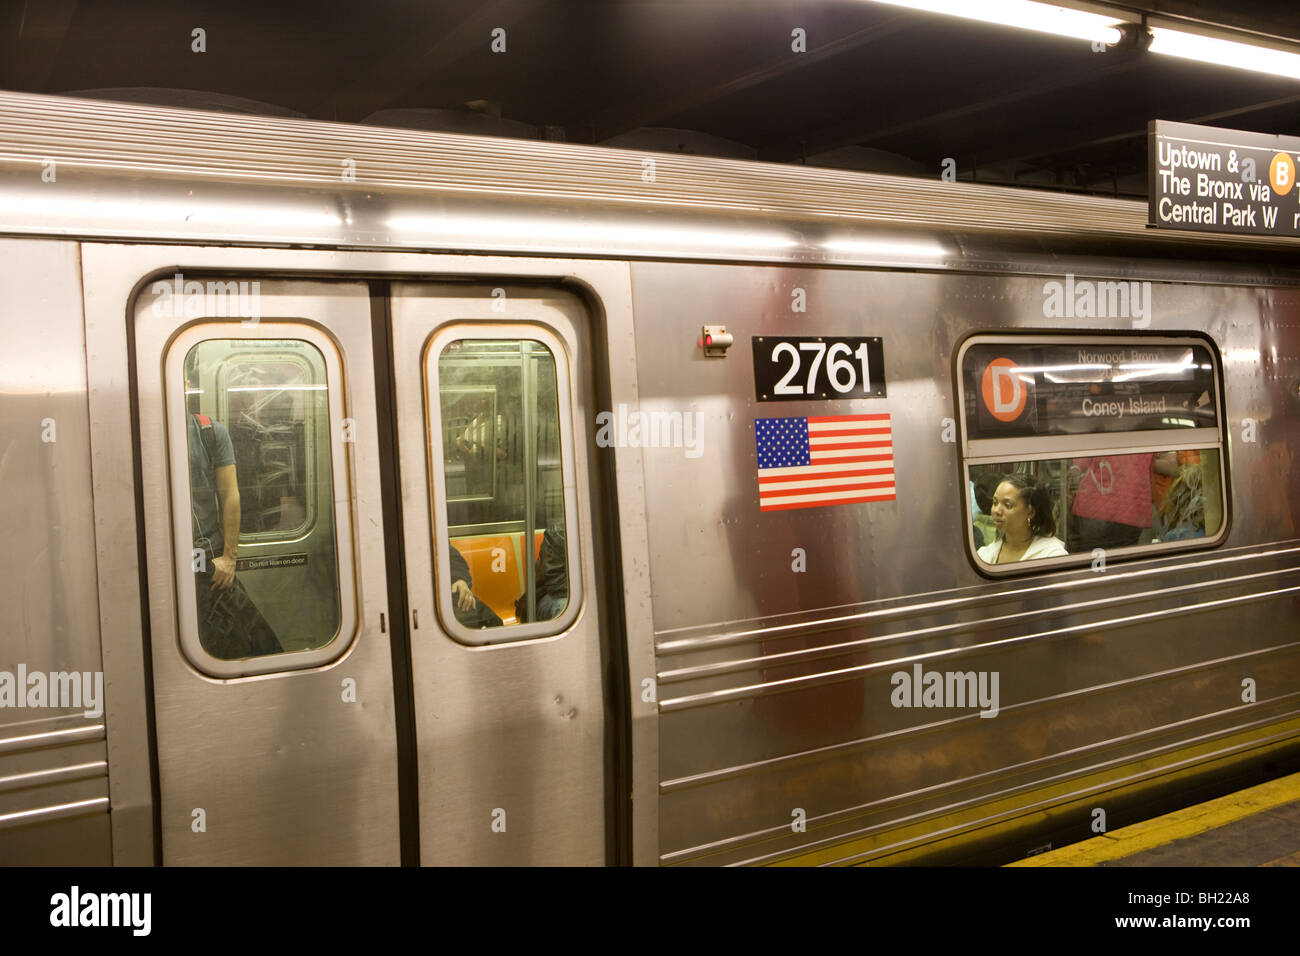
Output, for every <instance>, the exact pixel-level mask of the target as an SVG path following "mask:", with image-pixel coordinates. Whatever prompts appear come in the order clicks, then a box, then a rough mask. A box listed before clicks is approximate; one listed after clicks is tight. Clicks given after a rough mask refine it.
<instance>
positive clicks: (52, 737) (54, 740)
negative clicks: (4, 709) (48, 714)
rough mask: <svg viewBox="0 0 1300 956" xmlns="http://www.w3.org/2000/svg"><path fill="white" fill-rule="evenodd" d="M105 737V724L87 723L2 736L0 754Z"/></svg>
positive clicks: (0, 738)
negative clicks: (63, 728)
mask: <svg viewBox="0 0 1300 956" xmlns="http://www.w3.org/2000/svg"><path fill="white" fill-rule="evenodd" d="M103 739H105V738H104V725H103V724H87V725H85V726H83V727H70V728H68V729H66V730H47V731H41V732H38V733H28V734H23V735H21V736H15V737H0V754H4V753H15V752H17V751H20V750H39V749H41V748H42V747H58V746H61V745H63V744H71V743H80V742H82V741H85V740H103Z"/></svg>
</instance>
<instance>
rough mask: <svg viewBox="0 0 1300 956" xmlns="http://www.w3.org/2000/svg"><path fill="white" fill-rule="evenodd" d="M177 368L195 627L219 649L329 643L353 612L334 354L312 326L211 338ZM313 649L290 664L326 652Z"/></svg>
mask: <svg viewBox="0 0 1300 956" xmlns="http://www.w3.org/2000/svg"><path fill="white" fill-rule="evenodd" d="M176 371H177V373H178V374H183V379H184V396H185V401H184V425H183V427H184V430H185V432H184V433H185V441H184V443H183V444H181V445H180V446H179V447H183V448H184V449H185V452H186V466H185V472H186V478H187V479H188V480H186V481H184V482H183V484H182V486H181V490H182V491H184V492H187V493H184V494H178V495H177V498H178V502H177V503H178V505H179V504H181V501H180V500H179V499H181V498H187V499H188V502H187V504H188V508H189V511H190V515H189V519H190V520H189V521H188V522H184V523H182V522H180V521H179V520H178V529H177V534H178V537H183V540H181V541H180V542H178V548H179V549H180V550H182V551H183V552H184V553H183V554H182V555H181V556H180V557H181V559H182V560H181V561H180V564H181V566H182V570H183V576H182V580H181V587H182V588H192V589H193V601H192V602H191V601H190V600H188V597H189V595H185V596H184V597H185V598H186V599H183V600H182V608H183V614H184V612H186V611H187V612H188V615H192V616H188V615H187V616H188V619H187V620H184V622H183V625H182V635H183V637H184V635H186V634H189V635H191V636H192V637H194V638H196V641H194V643H195V644H197V649H201V652H202V654H203V655H206V656H207V657H209V658H212V659H215V660H216V661H221V662H230V661H247V660H250V659H256V658H264V657H268V656H270V655H287V654H294V653H302V652H312V651H319V650H320V649H321V648H324V647H326V645H329V644H330V643H331V642H333V641H334V640H335V638H336V637H337V636H338V635H339V633H340V630H341V626H342V624H343V616H344V615H343V612H344V608H343V600H342V593H341V590H340V586H339V580H340V578H339V548H338V541H337V538H338V535H337V530H338V529H337V528H336V523H337V516H336V512H335V488H334V475H335V472H336V470H337V462H336V460H335V451H336V449H334V448H333V447H332V446H333V442H332V441H331V424H330V423H331V419H332V415H331V398H332V396H331V393H330V389H331V387H332V386H331V376H330V374H329V373H328V369H327V362H326V358H325V355H324V354H323V353H322V351H321V349H320V348H319V347H318V346H317V345H315V344H313V343H312V342H309V341H305V340H302V339H273V338H209V339H202V340H201V341H198V342H196V343H195V344H193V345H192V346H190V347H189V348H188V349H187V350H186V351H185V352H184V358H183V362H182V364H181V368H180V369H177V370H176ZM177 384H179V383H177ZM177 427H180V426H179V424H178V426H177ZM182 526H186V528H185V530H186V531H187V532H189V533H188V534H186V535H184V536H182V535H181V527H182ZM191 545H192V550H190V546H191ZM184 572H188V573H184ZM188 579H192V580H188ZM190 650H191V652H193V651H195V650H196V648H193V647H192V648H190ZM309 657H310V659H307V660H304V661H301V662H298V663H294V664H289V663H287V662H286V663H284V665H283V666H285V667H289V666H311V665H313V664H315V663H318V662H319V658H320V655H319V654H316V655H309ZM196 663H202V662H201V661H196ZM266 669H268V667H267V666H265V665H263V666H259V667H256V668H254V670H257V671H262V670H266ZM274 669H280V667H279V666H274ZM222 673H224V671H223V672H222Z"/></svg>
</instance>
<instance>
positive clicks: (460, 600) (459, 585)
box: [447, 545, 502, 629]
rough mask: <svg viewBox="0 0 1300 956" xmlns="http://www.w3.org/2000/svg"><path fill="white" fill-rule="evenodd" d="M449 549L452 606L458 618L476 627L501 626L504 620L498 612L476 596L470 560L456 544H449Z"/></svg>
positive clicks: (467, 624)
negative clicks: (457, 548) (466, 558)
mask: <svg viewBox="0 0 1300 956" xmlns="http://www.w3.org/2000/svg"><path fill="white" fill-rule="evenodd" d="M447 550H448V551H449V552H451V597H452V605H451V606H452V609H453V611H454V612H455V614H456V620H458V621H460V623H462V624H464V625H465V626H466V627H471V628H475V629H478V628H483V627H500V626H501V623H502V622H501V618H500V617H499V616H498V615H497V612H496V611H494V610H492V608H490V607H488V606H487V605H486V604H484V603H483V602H482V601H480V600H479V599H478V598H477V597H475V596H474V578H473V577H472V576H471V575H470V573H469V562H468V561H466V560H465V558H464V557H463V556H462V555H461V553H460V552H459V551H457V550H456V546H455V545H448V547H447Z"/></svg>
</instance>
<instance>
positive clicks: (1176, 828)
mask: <svg viewBox="0 0 1300 956" xmlns="http://www.w3.org/2000/svg"><path fill="white" fill-rule="evenodd" d="M1295 800H1300V773H1293V774H1291V775H1290V776H1289V777H1281V778H1279V779H1277V780H1270V781H1269V782H1268V783H1261V784H1259V785H1258V786H1255V787H1250V788H1249V789H1246V790H1240V791H1238V792H1237V793H1230V794H1228V795H1227V796H1226V797H1218V798H1216V799H1214V800H1210V801H1208V802H1206V803H1198V804H1197V805H1196V806H1194V807H1187V808H1185V809H1183V810H1176V811H1175V812H1173V813H1167V814H1165V815H1164V816H1162V817H1156V818H1155V819H1153V820H1144V821H1143V822H1141V823H1135V824H1133V825H1132V826H1127V827H1124V828H1123V829H1121V830H1116V831H1115V832H1114V833H1108V834H1104V835H1102V836H1098V837H1093V838H1092V839H1091V840H1084V841H1083V842H1082V843H1075V844H1073V845H1071V846H1066V847H1061V849H1059V850H1051V851H1049V852H1047V853H1040V854H1038V855H1037V856H1031V857H1029V858H1027V859H1024V860H1017V861H1016V862H1015V863H1008V864H1007V866H1096V865H1097V864H1099V863H1105V862H1108V861H1110V860H1121V859H1123V858H1124V857H1126V856H1132V855H1134V854H1135V853H1141V852H1143V851H1144V850H1150V849H1154V848H1155V847H1158V846H1163V845H1164V844H1166V843H1172V842H1174V841H1175V840H1185V839H1187V838H1188V837H1193V836H1196V835H1197V834H1199V833H1205V832H1206V831H1208V830H1215V829H1217V828H1219V827H1221V826H1225V825H1226V824H1229V823H1233V822H1235V821H1237V820H1241V819H1244V818H1245V817H1249V816H1253V815H1254V814H1256V813H1261V812H1263V811H1264V810H1270V809H1272V808H1273V807H1278V806H1282V805H1283V804H1286V803H1291V802H1292V801H1295Z"/></svg>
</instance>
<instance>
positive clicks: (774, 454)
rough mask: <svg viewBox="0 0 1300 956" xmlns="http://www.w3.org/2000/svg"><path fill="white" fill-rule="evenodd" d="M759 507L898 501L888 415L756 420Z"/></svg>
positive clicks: (779, 508)
mask: <svg viewBox="0 0 1300 956" xmlns="http://www.w3.org/2000/svg"><path fill="white" fill-rule="evenodd" d="M754 441H755V443H756V444H757V446H758V508H759V510H760V511H784V510H787V509H789V508H822V507H825V506H827V505H848V504H854V503H857V502H861V501H893V500H894V446H893V441H892V439H891V436H890V428H889V416H888V415H818V416H815V417H811V418H758V419H755V420H754Z"/></svg>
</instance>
